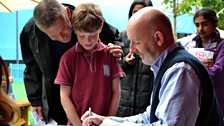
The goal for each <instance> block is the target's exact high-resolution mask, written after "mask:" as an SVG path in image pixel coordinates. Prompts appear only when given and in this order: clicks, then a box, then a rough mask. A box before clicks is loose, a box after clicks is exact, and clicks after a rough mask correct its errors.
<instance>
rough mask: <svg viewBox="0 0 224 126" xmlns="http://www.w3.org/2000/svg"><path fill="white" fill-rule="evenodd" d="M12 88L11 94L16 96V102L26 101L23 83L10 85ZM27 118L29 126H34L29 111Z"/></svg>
mask: <svg viewBox="0 0 224 126" xmlns="http://www.w3.org/2000/svg"><path fill="white" fill-rule="evenodd" d="M12 88H13V92H14V94H15V96H16V100H26V99H27V95H26V91H25V87H24V83H18V82H14V83H13V84H12ZM28 118H29V122H30V126H35V123H34V120H33V117H32V115H31V111H29V117H28Z"/></svg>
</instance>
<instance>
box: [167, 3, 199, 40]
mask: <svg viewBox="0 0 224 126" xmlns="http://www.w3.org/2000/svg"><path fill="white" fill-rule="evenodd" d="M163 3H164V4H166V5H167V9H172V12H173V19H174V22H173V25H174V26H173V27H174V28H173V29H174V36H175V38H177V33H176V17H177V16H179V15H181V14H186V13H187V14H193V13H194V12H192V9H193V7H199V6H201V2H200V1H199V0H163Z"/></svg>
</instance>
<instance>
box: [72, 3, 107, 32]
mask: <svg viewBox="0 0 224 126" xmlns="http://www.w3.org/2000/svg"><path fill="white" fill-rule="evenodd" d="M72 21H73V27H74V30H75V31H81V32H89V33H91V32H95V31H97V30H99V28H100V27H102V25H103V22H104V19H103V14H102V12H101V10H100V8H99V6H98V5H96V4H93V3H81V4H79V5H78V6H77V7H76V9H75V11H74V12H73V15H72Z"/></svg>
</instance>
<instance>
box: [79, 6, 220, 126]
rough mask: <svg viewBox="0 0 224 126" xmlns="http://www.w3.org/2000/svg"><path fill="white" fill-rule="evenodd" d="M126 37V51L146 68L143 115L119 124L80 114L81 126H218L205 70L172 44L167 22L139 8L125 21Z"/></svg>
mask: <svg viewBox="0 0 224 126" xmlns="http://www.w3.org/2000/svg"><path fill="white" fill-rule="evenodd" d="M127 34H128V38H129V39H130V41H131V45H130V47H131V50H132V51H133V52H135V53H138V54H139V56H140V57H141V59H142V61H143V63H145V64H147V65H151V66H152V70H153V73H154V77H155V78H154V79H155V81H154V85H153V94H152V100H151V105H150V106H149V107H148V108H147V110H146V112H144V113H142V114H139V115H136V116H131V117H125V118H122V117H104V116H100V115H97V114H94V113H93V114H92V116H88V112H86V113H85V114H84V115H83V116H82V118H81V119H82V120H83V125H84V126H88V125H90V124H92V123H95V124H96V125H100V126H136V125H137V126H139V125H141V126H142V125H144V126H155V125H156V126H160V125H163V126H223V120H222V117H221V114H220V110H219V109H218V107H217V103H216V99H215V96H214V92H213V87H212V83H211V80H210V77H209V75H208V73H207V71H206V69H205V67H204V66H203V65H202V64H201V63H200V62H199V61H198V60H197V59H196V58H194V57H193V56H192V55H190V54H189V53H187V51H185V50H184V48H183V47H182V46H181V45H180V43H175V41H174V38H173V34H172V26H171V23H170V21H169V19H168V17H167V16H165V15H164V14H163V13H162V12H160V11H159V10H157V9H155V8H152V7H146V8H143V9H141V10H140V11H138V12H137V13H136V14H135V15H133V16H132V17H131V19H130V20H129V22H128V27H127Z"/></svg>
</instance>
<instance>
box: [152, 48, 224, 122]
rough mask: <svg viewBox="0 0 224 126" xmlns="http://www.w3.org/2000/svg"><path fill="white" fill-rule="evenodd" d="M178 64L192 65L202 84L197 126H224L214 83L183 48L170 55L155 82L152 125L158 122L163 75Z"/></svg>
mask: <svg viewBox="0 0 224 126" xmlns="http://www.w3.org/2000/svg"><path fill="white" fill-rule="evenodd" d="M178 62H186V63H188V64H190V65H191V67H192V68H193V69H194V70H195V73H196V74H197V75H198V77H199V79H200V80H201V82H202V90H203V91H202V92H203V94H202V98H201V106H200V111H199V115H198V117H197V121H196V124H195V126H224V123H223V120H222V119H223V118H222V116H221V113H220V110H219V107H218V104H217V101H216V98H215V94H214V91H213V86H212V82H211V79H210V76H209V74H208V72H207V70H206V68H205V67H204V66H203V65H202V64H201V63H200V61H198V59H196V58H195V57H194V56H192V55H190V54H189V53H188V52H187V51H186V50H185V49H184V48H183V47H177V48H176V49H174V50H173V51H172V52H171V53H169V54H168V56H167V57H166V59H165V60H164V62H163V64H162V66H161V68H160V70H159V72H158V74H157V76H156V78H155V80H154V85H153V96H152V104H151V113H150V123H153V122H156V121H158V118H157V117H156V115H155V111H156V108H157V106H158V104H159V97H158V96H159V90H160V87H161V79H162V77H163V74H164V73H165V72H166V70H167V69H169V68H170V67H171V66H173V65H174V64H175V63H178ZM195 97H197V96H195Z"/></svg>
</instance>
